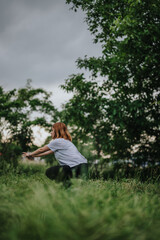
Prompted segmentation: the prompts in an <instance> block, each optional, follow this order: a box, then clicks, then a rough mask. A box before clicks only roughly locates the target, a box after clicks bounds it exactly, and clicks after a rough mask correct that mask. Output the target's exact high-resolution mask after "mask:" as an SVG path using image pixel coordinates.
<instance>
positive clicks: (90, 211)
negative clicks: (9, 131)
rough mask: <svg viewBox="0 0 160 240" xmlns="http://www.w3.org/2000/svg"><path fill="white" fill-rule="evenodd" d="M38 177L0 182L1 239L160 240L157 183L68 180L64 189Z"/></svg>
mask: <svg viewBox="0 0 160 240" xmlns="http://www.w3.org/2000/svg"><path fill="white" fill-rule="evenodd" d="M33 168H34V167H33ZM44 171H45V169H44V168H41V169H39V171H37V172H36V171H33V169H30V171H25V172H22V171H21V173H20V174H19V173H14V174H13V173H8V175H5V176H1V177H0V189H1V192H0V232H1V235H0V237H1V239H3V240H8V239H10V240H22V239H23V240H29V239H33V240H34V239H36V240H41V239H42V240H44V239H45V240H53V239H55V240H67V239H68V240H69V239H70V240H82V239H87V240H105V239H109V240H110V239H114V240H115V239H118V240H119V239H126V240H132V239H133V240H135V239H136V240H144V239H148V240H150V239H153V240H154V239H155V240H158V239H160V229H159V226H160V189H159V184H158V183H154V184H153V183H141V182H139V181H138V180H136V179H132V180H131V179H123V180H121V181H116V180H108V181H102V180H95V181H93V180H89V181H82V180H80V179H78V180H76V179H73V180H72V183H73V184H72V185H71V187H70V188H65V187H64V186H63V184H57V183H55V182H54V181H50V180H49V179H47V178H46V177H45V175H44Z"/></svg>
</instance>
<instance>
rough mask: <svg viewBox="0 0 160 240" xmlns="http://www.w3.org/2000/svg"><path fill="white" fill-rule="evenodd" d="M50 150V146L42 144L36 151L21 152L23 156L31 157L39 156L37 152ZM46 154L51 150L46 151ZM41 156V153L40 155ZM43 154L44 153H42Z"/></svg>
mask: <svg viewBox="0 0 160 240" xmlns="http://www.w3.org/2000/svg"><path fill="white" fill-rule="evenodd" d="M48 151H49V152H50V151H51V150H50V148H49V147H48V146H47V145H46V146H44V147H42V148H38V149H37V150H36V151H34V152H32V153H29V154H28V153H26V152H24V153H23V154H24V156H25V157H28V158H31V159H32V158H33V157H38V156H39V154H42V153H45V152H48ZM52 153H53V152H52ZM48 154H51V152H50V153H48ZM48 154H46V155H48ZM41 156H42V155H41ZM43 156H44V155H43Z"/></svg>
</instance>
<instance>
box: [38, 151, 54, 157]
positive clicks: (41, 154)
mask: <svg viewBox="0 0 160 240" xmlns="http://www.w3.org/2000/svg"><path fill="white" fill-rule="evenodd" d="M52 153H54V152H53V151H52V150H49V151H46V152H44V153H40V154H38V155H36V156H35V157H42V156H46V155H49V154H52Z"/></svg>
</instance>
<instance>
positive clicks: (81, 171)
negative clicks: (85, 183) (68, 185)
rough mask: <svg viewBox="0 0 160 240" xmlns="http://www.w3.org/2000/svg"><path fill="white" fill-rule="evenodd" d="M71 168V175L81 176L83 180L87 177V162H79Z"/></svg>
mask: <svg viewBox="0 0 160 240" xmlns="http://www.w3.org/2000/svg"><path fill="white" fill-rule="evenodd" d="M71 169H72V175H73V177H76V178H83V179H85V180H87V179H88V178H89V177H88V164H87V163H81V164H79V165H77V166H75V167H73V168H71Z"/></svg>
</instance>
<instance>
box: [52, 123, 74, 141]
mask: <svg viewBox="0 0 160 240" xmlns="http://www.w3.org/2000/svg"><path fill="white" fill-rule="evenodd" d="M52 128H54V131H55V135H54V138H53V139H55V138H64V139H66V140H69V141H71V142H72V137H71V135H70V133H69V132H68V129H67V127H66V125H65V124H64V123H61V122H57V123H55V124H53V126H52Z"/></svg>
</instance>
